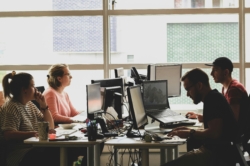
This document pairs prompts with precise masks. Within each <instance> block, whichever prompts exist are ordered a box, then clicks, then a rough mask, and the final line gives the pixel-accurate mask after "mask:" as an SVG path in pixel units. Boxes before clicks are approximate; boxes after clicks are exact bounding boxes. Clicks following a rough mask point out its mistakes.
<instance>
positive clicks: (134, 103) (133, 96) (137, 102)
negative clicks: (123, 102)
mask: <svg viewBox="0 0 250 166" xmlns="http://www.w3.org/2000/svg"><path fill="white" fill-rule="evenodd" d="M127 93H128V101H129V106H130V113H131V116H132V119H133V126H134V128H135V129H139V128H141V127H142V126H145V125H146V124H147V123H148V119H147V115H146V112H145V109H144V106H143V101H142V95H141V86H131V87H128V89H127Z"/></svg>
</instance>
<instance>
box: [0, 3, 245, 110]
mask: <svg viewBox="0 0 250 166" xmlns="http://www.w3.org/2000/svg"><path fill="white" fill-rule="evenodd" d="M112 2H114V3H113V4H114V5H112ZM13 4H15V5H13ZM242 4H245V6H246V7H244V6H242ZM249 8H250V2H249V0H245V1H244V3H243V1H239V0H153V1H152V0H84V1H81V0H52V1H51V0H38V1H35V2H34V1H32V0H23V1H21V2H19V1H16V0H2V1H1V2H0V25H1V26H0V78H2V77H3V75H4V74H5V73H6V71H12V70H16V71H17V72H18V71H26V72H30V73H32V74H33V75H34V77H35V81H36V84H37V85H40V84H46V77H44V75H46V72H47V69H48V68H49V67H50V65H51V64H55V63H67V64H69V65H70V70H71V71H72V75H73V79H72V85H71V86H70V87H68V88H67V91H68V92H69V93H70V97H71V98H72V101H73V102H74V105H76V107H77V108H79V109H84V108H85V106H83V105H84V104H86V103H85V102H82V101H85V99H84V93H85V90H84V88H85V86H86V84H88V83H90V80H91V79H102V78H113V77H114V75H113V74H112V73H113V69H114V68H118V67H123V68H124V71H125V73H126V76H128V77H129V76H130V75H129V74H130V71H129V70H130V68H131V66H135V67H136V68H137V69H138V72H139V73H140V74H146V68H147V65H148V64H149V63H169V62H171V63H172V62H173V63H182V64H183V74H184V73H185V72H186V71H187V70H190V69H191V68H194V67H200V68H202V69H204V70H205V71H206V72H207V73H208V74H209V75H210V72H211V69H210V68H209V67H207V66H204V63H207V62H212V61H213V60H214V59H215V58H217V57H218V56H227V57H229V58H230V59H231V60H232V61H233V62H234V65H235V70H234V72H233V77H234V78H236V79H238V80H240V82H242V83H243V84H244V85H246V86H247V88H248V90H249V91H250V87H249V86H248V85H249V82H250V81H249V80H250V77H249V69H250V56H249V51H250V50H249V47H247V46H248V45H249V39H250V37H249V36H250V35H249V32H248V29H249V28H250V26H249V25H250V17H249V16H250V10H249ZM243 15H245V20H243V19H241V18H243ZM242 25H245V33H243V32H242ZM241 34H245V35H241ZM243 46H244V47H245V48H244V47H243ZM243 49H245V50H243ZM244 53H245V54H244ZM242 59H243V60H244V59H245V62H244V61H242ZM244 71H245V73H244ZM243 74H244V75H245V76H244V75H243ZM210 81H211V87H212V88H217V89H218V90H219V91H220V89H221V85H220V84H215V83H213V79H212V77H210ZM78 89H80V90H78ZM82 98H83V100H82ZM170 103H171V104H192V100H190V99H189V98H187V97H186V93H185V91H184V89H182V96H181V97H176V98H172V99H170Z"/></svg>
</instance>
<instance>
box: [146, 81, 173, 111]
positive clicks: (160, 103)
mask: <svg viewBox="0 0 250 166" xmlns="http://www.w3.org/2000/svg"><path fill="white" fill-rule="evenodd" d="M142 94H143V95H142V97H143V104H144V108H145V109H146V110H147V109H152V108H170V106H169V102H168V80H155V81H144V82H143V84H142Z"/></svg>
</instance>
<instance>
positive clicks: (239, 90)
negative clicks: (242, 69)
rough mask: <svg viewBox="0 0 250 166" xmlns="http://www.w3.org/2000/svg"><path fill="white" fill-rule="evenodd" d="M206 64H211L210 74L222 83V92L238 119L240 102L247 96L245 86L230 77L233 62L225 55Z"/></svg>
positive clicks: (217, 81)
mask: <svg viewBox="0 0 250 166" xmlns="http://www.w3.org/2000/svg"><path fill="white" fill-rule="evenodd" d="M206 65H207V66H213V67H212V71H211V76H212V77H213V78H214V81H215V82H216V83H221V84H222V86H223V87H222V94H223V95H224V96H225V98H226V99H227V101H228V103H229V105H230V106H231V108H232V110H233V112H234V116H235V118H236V120H238V119H239V111H240V102H241V100H242V99H244V98H247V97H248V93H247V91H246V89H245V87H244V86H243V85H242V84H241V83H240V82H239V81H237V80H236V79H233V78H232V71H233V63H232V61H231V60H230V59H228V58H227V57H219V58H217V59H215V61H214V62H213V63H212V64H206Z"/></svg>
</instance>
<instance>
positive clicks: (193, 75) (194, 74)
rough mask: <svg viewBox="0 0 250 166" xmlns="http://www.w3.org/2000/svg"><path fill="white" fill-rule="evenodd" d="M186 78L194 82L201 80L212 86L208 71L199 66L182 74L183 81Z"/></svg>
mask: <svg viewBox="0 0 250 166" xmlns="http://www.w3.org/2000/svg"><path fill="white" fill-rule="evenodd" d="M186 78H187V79H188V80H189V81H190V82H192V83H193V84H196V83H198V82H201V83H202V84H204V85H206V86H209V87H210V84H209V78H208V75H207V73H205V72H204V71H203V70H201V69H199V68H195V69H192V70H190V71H188V72H187V73H186V74H184V76H182V78H181V81H184V80H185V79H186Z"/></svg>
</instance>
